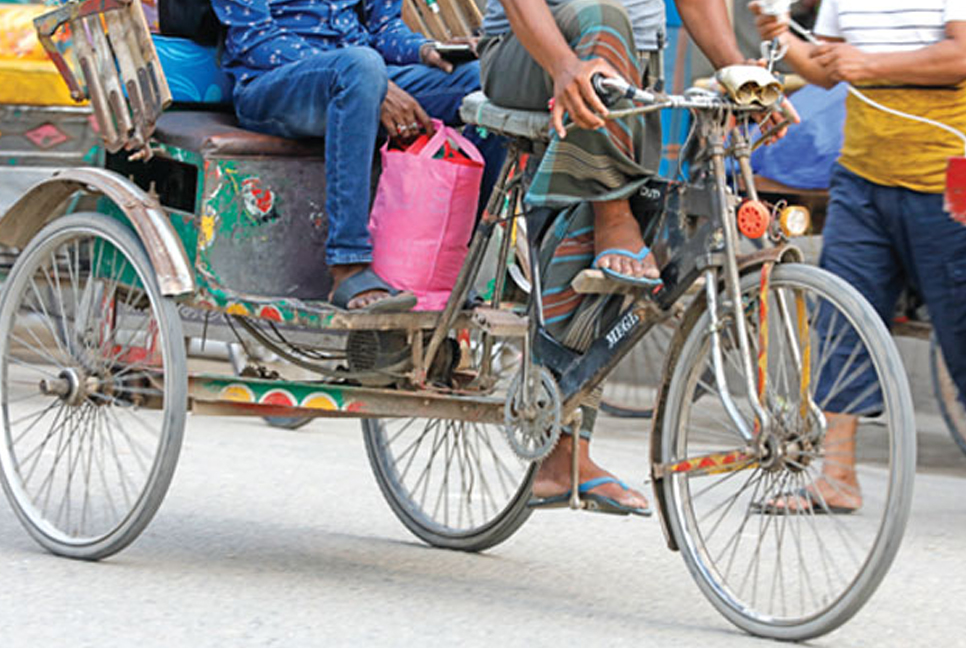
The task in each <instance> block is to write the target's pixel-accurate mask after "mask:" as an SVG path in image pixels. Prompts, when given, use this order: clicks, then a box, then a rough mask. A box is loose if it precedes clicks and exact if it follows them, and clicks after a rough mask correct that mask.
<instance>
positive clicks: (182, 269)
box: [0, 167, 195, 297]
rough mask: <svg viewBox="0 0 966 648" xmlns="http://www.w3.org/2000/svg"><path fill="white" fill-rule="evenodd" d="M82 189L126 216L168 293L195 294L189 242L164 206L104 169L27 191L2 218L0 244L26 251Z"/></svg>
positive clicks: (59, 175) (77, 172) (75, 172)
mask: <svg viewBox="0 0 966 648" xmlns="http://www.w3.org/2000/svg"><path fill="white" fill-rule="evenodd" d="M78 191H81V192H84V193H86V194H87V195H90V196H95V197H100V196H103V197H105V198H107V199H109V200H111V201H112V202H113V203H114V204H116V205H117V207H118V208H119V209H120V210H121V211H122V212H123V213H124V215H125V216H126V217H127V220H128V222H129V223H130V225H131V227H133V229H134V231H135V232H136V233H137V235H138V237H139V238H140V239H141V242H142V243H143V244H144V249H145V250H146V251H147V253H148V257H149V258H150V259H151V264H152V265H153V266H154V271H155V273H156V274H157V277H158V284H159V285H160V287H161V292H162V293H163V294H164V295H168V296H172V297H173V296H176V295H183V294H186V293H191V292H194V290H195V281H194V273H193V272H192V269H191V264H190V262H189V261H188V255H187V253H186V252H185V248H184V244H183V243H182V242H181V239H180V238H179V237H178V235H177V234H176V233H175V230H174V227H173V226H172V225H171V221H169V220H168V217H167V215H166V214H165V212H164V209H163V208H162V207H161V204H160V203H159V202H158V201H157V199H156V198H154V197H152V196H149V195H148V194H147V193H145V192H144V191H143V190H142V189H141V188H139V187H138V186H137V185H135V184H134V183H133V182H131V181H129V180H127V179H125V178H123V177H122V176H120V175H118V174H116V173H113V172H111V171H107V170H104V169H97V168H88V167H81V168H74V169H63V170H60V171H58V172H56V173H55V174H54V175H53V176H51V177H50V178H48V179H46V180H42V181H41V182H38V183H37V184H35V185H34V186H33V187H31V188H30V189H28V190H27V192H26V193H25V194H24V195H23V196H21V197H20V199H19V200H17V202H15V203H14V204H13V206H12V207H10V209H8V210H7V212H6V213H5V214H4V215H3V217H2V219H0V244H3V245H7V246H10V247H14V248H23V247H24V246H25V245H27V243H28V242H29V241H30V239H31V238H33V236H34V235H35V234H36V233H37V232H38V231H40V229H41V228H42V227H43V226H44V225H46V224H47V223H49V222H51V221H52V220H54V219H56V218H60V217H61V216H64V215H66V213H67V209H68V207H67V205H68V198H70V197H71V196H73V195H74V194H75V193H77V192H78Z"/></svg>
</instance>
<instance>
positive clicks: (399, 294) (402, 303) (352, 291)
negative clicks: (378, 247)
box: [330, 268, 416, 313]
mask: <svg viewBox="0 0 966 648" xmlns="http://www.w3.org/2000/svg"><path fill="white" fill-rule="evenodd" d="M375 290H379V291H384V292H386V293H388V296H386V297H383V298H382V299H378V300H376V301H374V302H373V303H371V304H369V305H368V306H364V307H362V308H352V309H350V308H349V302H350V301H352V300H353V299H355V298H356V297H358V296H359V295H361V294H363V293H367V292H372V291H375ZM330 301H331V303H332V305H333V306H338V307H339V308H342V309H345V310H349V311H353V312H362V313H393V312H394V313H403V312H406V311H408V310H412V309H413V307H414V306H415V305H416V295H414V294H412V293H411V292H409V291H406V290H397V289H395V288H393V287H392V286H390V285H389V284H387V283H386V281H385V280H384V279H383V278H382V277H380V276H379V275H377V274H376V273H375V272H374V271H373V270H372V268H366V269H365V270H362V271H360V272H357V273H355V274H354V275H352V276H351V277H349V278H347V279H344V280H343V281H342V283H340V284H339V287H338V288H336V289H335V292H333V293H332V299H331V300H330Z"/></svg>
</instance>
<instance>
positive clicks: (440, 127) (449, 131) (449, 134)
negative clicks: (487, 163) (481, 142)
mask: <svg viewBox="0 0 966 648" xmlns="http://www.w3.org/2000/svg"><path fill="white" fill-rule="evenodd" d="M433 126H434V127H435V128H436V134H435V135H433V137H432V138H431V139H430V140H429V142H427V143H426V146H424V147H423V150H421V151H420V152H419V153H417V154H416V155H418V156H419V157H433V155H435V154H436V151H438V150H439V149H440V147H442V146H443V142H445V141H446V140H447V139H451V140H453V141H454V142H456V143H457V144H458V145H459V147H460V150H461V151H462V152H463V154H464V155H466V157H468V158H470V159H471V160H473V161H474V162H479V163H480V164H483V156H482V155H481V154H480V152H479V151H478V150H477V149H476V147H475V146H474V145H473V142H471V141H469V140H468V139H466V138H465V137H463V136H462V135H461V134H460V132H459V131H458V130H456V129H455V128H450V127H449V126H447V125H445V124H444V123H443V122H441V121H440V120H438V119H434V120H433Z"/></svg>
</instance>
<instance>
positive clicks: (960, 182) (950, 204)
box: [943, 157, 966, 225]
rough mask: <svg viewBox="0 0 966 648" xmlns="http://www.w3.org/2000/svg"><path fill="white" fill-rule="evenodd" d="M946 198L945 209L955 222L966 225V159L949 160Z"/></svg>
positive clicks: (955, 158)
mask: <svg viewBox="0 0 966 648" xmlns="http://www.w3.org/2000/svg"><path fill="white" fill-rule="evenodd" d="M945 197H946V200H945V204H944V205H943V207H944V209H945V210H946V211H947V212H949V215H950V216H951V217H952V219H953V220H955V221H958V222H960V223H963V224H964V225H966V157H954V158H949V165H948V166H947V167H946V196H945Z"/></svg>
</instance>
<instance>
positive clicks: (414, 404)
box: [188, 374, 505, 425]
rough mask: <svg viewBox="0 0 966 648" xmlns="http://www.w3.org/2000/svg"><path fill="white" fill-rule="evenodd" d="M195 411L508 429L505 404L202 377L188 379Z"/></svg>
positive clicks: (479, 399) (347, 387) (491, 400)
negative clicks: (408, 420)
mask: <svg viewBox="0 0 966 648" xmlns="http://www.w3.org/2000/svg"><path fill="white" fill-rule="evenodd" d="M188 395H189V398H190V402H191V411H192V413H195V414H201V415H216V416H298V417H315V418H406V417H419V418H444V419H455V420H461V421H473V422H477V423H492V424H497V425H502V424H503V422H504V405H505V401H504V399H503V398H492V397H477V396H466V395H460V394H452V393H436V392H429V391H419V392H413V391H404V390H399V389H381V388H374V387H358V386H353V385H333V384H325V383H317V382H295V381H279V380H267V379H262V378H246V377H238V376H221V375H208V374H202V375H198V376H191V377H189V379H188Z"/></svg>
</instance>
